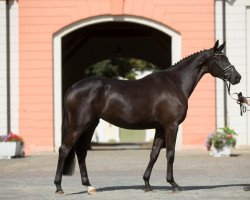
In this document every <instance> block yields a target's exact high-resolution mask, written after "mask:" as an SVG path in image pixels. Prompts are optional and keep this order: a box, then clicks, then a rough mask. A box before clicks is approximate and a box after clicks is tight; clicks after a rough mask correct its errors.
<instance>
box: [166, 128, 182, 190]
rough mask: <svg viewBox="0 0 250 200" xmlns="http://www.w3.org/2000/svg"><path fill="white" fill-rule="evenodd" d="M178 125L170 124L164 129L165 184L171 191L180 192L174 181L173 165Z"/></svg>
mask: <svg viewBox="0 0 250 200" xmlns="http://www.w3.org/2000/svg"><path fill="white" fill-rule="evenodd" d="M178 126H179V125H178V124H172V125H170V126H169V127H167V128H166V129H165V143H166V150H167V155H166V156H167V182H169V183H170V184H171V185H172V190H173V191H181V190H182V189H181V187H180V186H179V185H178V184H177V183H176V182H175V181H174V175H173V163H174V157H175V143H176V137H177V131H178Z"/></svg>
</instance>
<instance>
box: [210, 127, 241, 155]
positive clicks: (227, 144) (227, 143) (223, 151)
mask: <svg viewBox="0 0 250 200" xmlns="http://www.w3.org/2000/svg"><path fill="white" fill-rule="evenodd" d="M236 136H237V133H236V132H235V131H234V130H233V129H230V128H229V127H224V128H219V129H218V130H217V131H216V132H215V133H212V134H209V135H208V137H207V141H206V146H207V150H208V151H210V155H213V156H214V157H222V156H230V154H231V148H232V147H235V145H236V142H237V140H236Z"/></svg>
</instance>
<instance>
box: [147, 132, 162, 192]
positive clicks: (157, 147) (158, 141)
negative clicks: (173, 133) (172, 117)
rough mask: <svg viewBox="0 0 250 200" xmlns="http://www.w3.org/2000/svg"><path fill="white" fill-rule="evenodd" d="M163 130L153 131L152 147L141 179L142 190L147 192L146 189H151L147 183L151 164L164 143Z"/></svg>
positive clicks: (152, 164)
mask: <svg viewBox="0 0 250 200" xmlns="http://www.w3.org/2000/svg"><path fill="white" fill-rule="evenodd" d="M163 138H164V132H163V131H160V130H156V133H155V138H154V142H153V147H152V150H151V153H150V161H149V163H148V166H147V169H146V171H145V173H144V175H143V179H144V182H145V187H144V191H145V192H148V191H152V188H151V186H150V184H149V179H150V175H151V172H152V169H153V166H154V164H155V162H156V160H157V158H158V156H159V153H160V150H161V148H162V146H163V144H164V139H163Z"/></svg>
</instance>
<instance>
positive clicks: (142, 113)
mask: <svg viewBox="0 0 250 200" xmlns="http://www.w3.org/2000/svg"><path fill="white" fill-rule="evenodd" d="M224 46H225V43H223V44H222V45H221V46H219V42H218V41H217V42H216V43H215V45H214V47H213V48H211V49H207V50H203V51H200V52H198V53H195V54H192V55H190V56H188V57H186V58H184V59H182V60H181V61H180V62H178V63H177V64H175V65H173V66H171V67H170V68H168V69H166V70H162V71H159V72H155V73H152V74H150V75H148V76H146V77H144V78H142V79H139V80H134V81H124V80H116V79H108V78H101V77H92V78H87V79H83V80H81V81H79V82H77V83H76V84H74V85H73V86H72V87H71V88H70V89H69V90H68V92H67V94H66V96H65V102H64V117H63V124H62V136H63V138H62V141H63V142H62V145H61V147H60V148H59V159H58V165H57V172H56V176H55V181H54V183H55V185H56V193H57V194H63V190H62V187H61V181H62V175H71V174H72V172H73V169H74V157H75V153H76V155H77V158H78V163H79V167H80V173H81V180H82V184H83V185H84V186H87V187H88V193H90V194H91V193H94V192H95V189H94V188H93V187H91V185H90V182H89V178H88V174H87V168H86V164H85V159H86V156H87V150H88V147H89V144H90V142H91V138H92V136H93V133H94V130H95V128H96V126H97V125H98V122H99V119H100V118H101V119H103V120H105V121H107V122H109V123H112V124H114V125H116V126H119V127H122V128H126V129H152V128H154V129H155V138H154V142H153V147H152V151H151V154H150V161H149V164H148V166H147V169H146V171H145V173H144V176H143V179H144V182H145V191H150V190H152V189H151V186H150V184H149V179H150V174H151V171H152V168H153V165H154V163H155V162H156V160H157V158H158V155H159V152H160V150H161V148H163V147H166V150H167V151H166V152H167V153H166V157H167V177H166V179H167V182H169V183H170V184H171V185H172V188H173V190H181V188H180V187H179V185H178V184H177V183H176V182H175V181H174V177H173V162H174V157H175V142H176V135H177V130H178V126H179V125H180V124H181V123H182V122H183V120H184V119H185V117H186V113H187V109H188V99H189V97H190V95H191V94H192V92H193V90H194V89H195V86H196V85H197V84H198V82H199V80H200V79H201V78H202V76H203V75H204V74H205V73H210V74H211V75H212V76H214V77H218V78H221V79H223V80H224V81H229V82H230V83H231V84H237V83H239V82H240V79H241V76H240V74H239V73H238V72H237V71H236V70H235V68H234V66H233V65H231V64H230V62H229V60H228V58H227V57H226V56H225V54H224V53H222V50H223V48H224Z"/></svg>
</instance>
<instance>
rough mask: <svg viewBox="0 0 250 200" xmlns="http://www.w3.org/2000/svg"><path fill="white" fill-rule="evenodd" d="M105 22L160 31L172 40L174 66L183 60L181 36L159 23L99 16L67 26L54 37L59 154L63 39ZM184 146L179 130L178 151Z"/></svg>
mask: <svg viewBox="0 0 250 200" xmlns="http://www.w3.org/2000/svg"><path fill="white" fill-rule="evenodd" d="M104 22H131V23H136V24H142V25H145V26H149V27H152V28H154V29H157V30H160V31H162V32H164V33H165V34H167V35H169V36H170V37H171V38H172V45H171V47H172V49H171V52H172V64H174V63H175V62H177V61H178V60H180V58H181V36H180V34H179V33H177V32H176V31H174V30H172V29H170V28H169V27H167V26H165V25H163V24H160V23H158V22H155V21H152V20H149V19H146V18H142V17H135V16H110V15H107V16H97V17H92V18H88V19H84V20H81V21H78V22H76V23H73V24H71V25H69V26H66V27H64V28H62V29H61V30H59V31H58V32H56V33H55V34H54V35H53V56H54V57H53V75H54V76H53V77H54V148H55V151H56V152H57V151H58V149H59V147H60V145H61V124H62V76H61V74H62V69H61V66H62V62H61V60H62V59H61V56H62V55H61V50H62V44H61V39H62V37H63V36H65V35H67V34H68V33H70V32H72V31H75V30H77V29H80V28H82V27H85V26H89V25H93V24H98V23H104ZM181 144H182V129H181V127H180V128H179V133H178V138H177V144H176V147H177V149H178V148H180V146H181Z"/></svg>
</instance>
